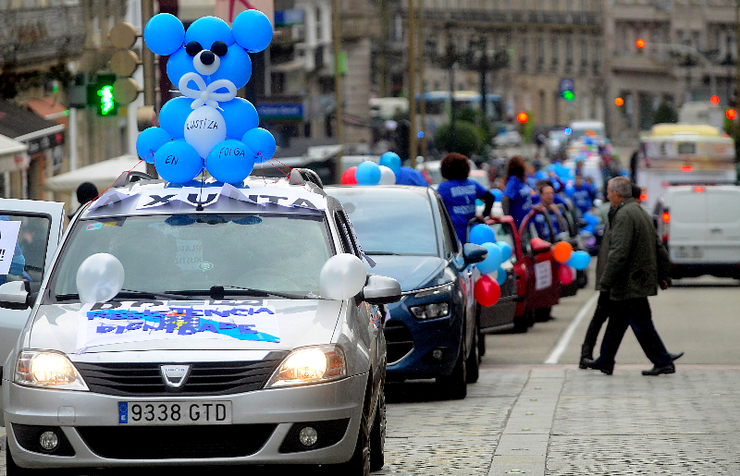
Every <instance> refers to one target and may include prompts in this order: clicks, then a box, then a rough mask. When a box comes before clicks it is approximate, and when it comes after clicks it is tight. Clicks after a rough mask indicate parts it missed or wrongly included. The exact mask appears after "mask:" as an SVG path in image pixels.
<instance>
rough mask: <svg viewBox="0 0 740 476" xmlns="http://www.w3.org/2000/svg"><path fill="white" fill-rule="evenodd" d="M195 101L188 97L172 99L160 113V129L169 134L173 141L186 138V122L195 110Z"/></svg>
mask: <svg viewBox="0 0 740 476" xmlns="http://www.w3.org/2000/svg"><path fill="white" fill-rule="evenodd" d="M191 104H193V100H192V99H191V98H187V97H177V98H172V99H170V100H169V101H167V102H166V103H164V106H162V109H160V111H159V127H161V128H162V129H164V130H166V131H167V132H169V134H170V136H172V138H173V139H181V138H182V137H185V120H186V119H187V118H188V116H189V115H190V113H191V112H193V109H192V108H191V107H190V105H191Z"/></svg>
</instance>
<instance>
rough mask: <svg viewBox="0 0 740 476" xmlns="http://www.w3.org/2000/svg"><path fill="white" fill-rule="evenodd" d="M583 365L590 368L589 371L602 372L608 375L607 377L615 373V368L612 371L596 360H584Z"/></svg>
mask: <svg viewBox="0 0 740 476" xmlns="http://www.w3.org/2000/svg"><path fill="white" fill-rule="evenodd" d="M581 365H585V366H586V368H588V369H595V370H601V373H604V374H607V375H611V374H612V373H614V369H613V368H611V369H610V368H607V367H604V366H603V365H601V364H600V363H599V362H598V361H596V360H591V359H582V360H581Z"/></svg>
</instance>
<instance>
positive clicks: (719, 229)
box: [709, 228, 722, 233]
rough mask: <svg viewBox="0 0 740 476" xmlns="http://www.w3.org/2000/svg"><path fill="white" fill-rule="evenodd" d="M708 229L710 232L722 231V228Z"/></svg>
mask: <svg viewBox="0 0 740 476" xmlns="http://www.w3.org/2000/svg"><path fill="white" fill-rule="evenodd" d="M709 231H710V232H712V233H722V228H712V229H710V230H709Z"/></svg>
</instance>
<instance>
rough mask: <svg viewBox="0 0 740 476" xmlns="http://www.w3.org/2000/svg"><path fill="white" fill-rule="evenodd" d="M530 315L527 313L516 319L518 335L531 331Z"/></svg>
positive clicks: (515, 330) (515, 327) (515, 324)
mask: <svg viewBox="0 0 740 476" xmlns="http://www.w3.org/2000/svg"><path fill="white" fill-rule="evenodd" d="M528 317H529V313H528V312H525V313H524V314H522V315H521V316H515V317H514V332H516V333H517V334H524V333H525V332H527V331H528V330H529V327H530V324H529V319H528Z"/></svg>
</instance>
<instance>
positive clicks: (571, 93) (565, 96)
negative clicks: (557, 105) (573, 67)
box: [563, 91, 576, 102]
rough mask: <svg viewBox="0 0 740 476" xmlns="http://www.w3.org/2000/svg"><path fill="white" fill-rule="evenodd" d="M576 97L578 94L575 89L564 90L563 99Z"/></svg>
mask: <svg viewBox="0 0 740 476" xmlns="http://www.w3.org/2000/svg"><path fill="white" fill-rule="evenodd" d="M575 98H576V95H575V94H574V93H573V91H563V99H565V100H566V101H569V102H570V101H573V100H574V99H575Z"/></svg>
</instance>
